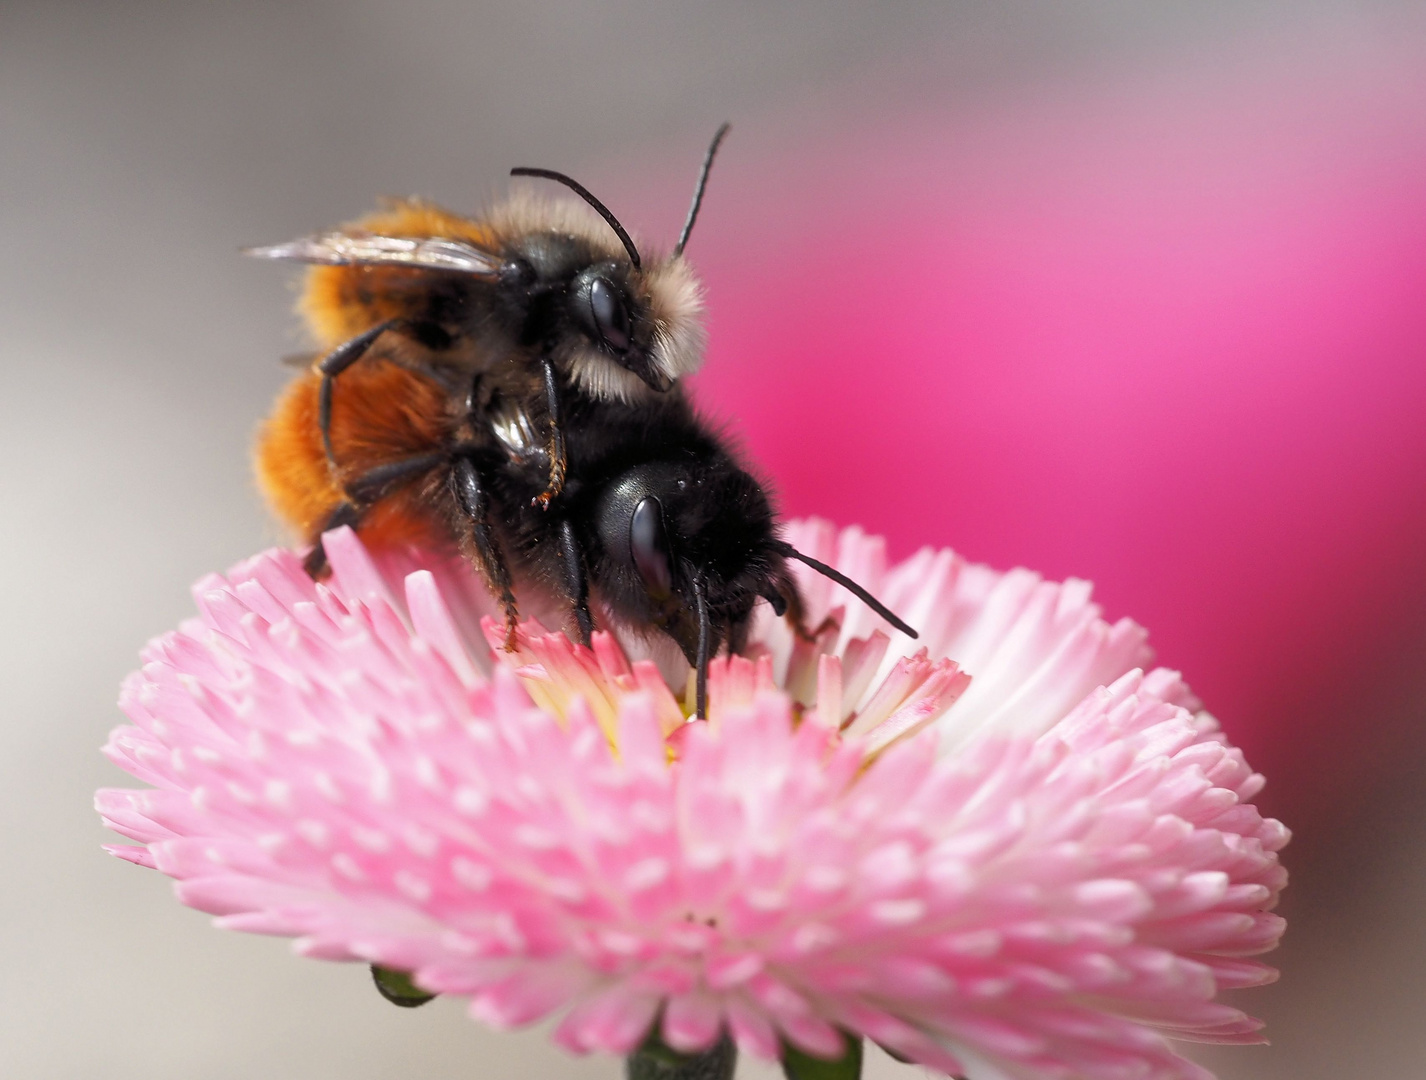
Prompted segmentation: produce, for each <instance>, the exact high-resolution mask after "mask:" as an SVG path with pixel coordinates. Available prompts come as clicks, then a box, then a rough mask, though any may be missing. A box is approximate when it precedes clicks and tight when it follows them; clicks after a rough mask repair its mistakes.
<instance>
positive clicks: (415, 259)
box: [243, 231, 500, 275]
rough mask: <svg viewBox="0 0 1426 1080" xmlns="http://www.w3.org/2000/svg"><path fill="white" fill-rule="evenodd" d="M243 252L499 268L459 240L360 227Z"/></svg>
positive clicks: (336, 261) (487, 270)
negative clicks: (384, 233) (364, 229)
mask: <svg viewBox="0 0 1426 1080" xmlns="http://www.w3.org/2000/svg"><path fill="white" fill-rule="evenodd" d="M243 254H244V255H252V256H254V257H255V258H258V259H288V260H291V261H293V262H304V263H320V264H321V265H323V266H353V265H367V266H410V267H414V268H417V269H423V270H452V271H455V272H456V273H460V274H481V275H489V274H494V273H495V272H496V271H497V270H498V269H499V268H500V260H499V258H498V257H497V256H495V255H493V254H491V253H490V252H488V251H482V250H481V249H480V248H478V247H475V246H474V245H472V244H467V243H464V242H462V241H460V240H446V239H443V238H441V237H436V236H426V237H414V238H413V237H406V236H381V235H379V234H377V233H369V232H359V231H352V232H327V233H318V234H316V235H315V236H304V237H302V239H300V240H293V241H291V242H290V243H287V244H273V245H271V246H270V247H250V248H244V249H243Z"/></svg>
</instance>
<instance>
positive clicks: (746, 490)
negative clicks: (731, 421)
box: [253, 125, 915, 716]
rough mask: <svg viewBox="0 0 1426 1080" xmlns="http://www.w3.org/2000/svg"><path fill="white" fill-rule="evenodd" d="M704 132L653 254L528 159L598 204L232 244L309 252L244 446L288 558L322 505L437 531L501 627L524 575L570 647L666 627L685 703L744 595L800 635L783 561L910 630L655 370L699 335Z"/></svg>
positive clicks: (738, 635)
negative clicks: (695, 170)
mask: <svg viewBox="0 0 1426 1080" xmlns="http://www.w3.org/2000/svg"><path fill="white" fill-rule="evenodd" d="M725 132H726V125H725V126H724V127H723V128H720V129H719V131H718V134H717V135H716V136H715V138H714V140H713V143H712V144H711V145H710V147H709V149H708V152H707V154H706V155H705V158H704V161H703V167H702V169H701V170H700V173H699V178H698V183H697V186H696V188H695V192H694V197H693V201H692V204H691V206H690V209H689V213H688V217H687V219H686V221H685V223H684V227H683V230H682V232H681V234H680V236H679V239H678V242H677V244H676V245H675V246H674V248H673V251H672V253H671V254H670V255H669V256H668V257H667V258H662V259H655V260H649V261H646V260H645V259H644V258H643V257H642V256H641V255H640V253H639V251H638V249H637V248H636V246H635V244H634V242H633V240H632V239H631V238H630V237H629V235H628V233H627V232H626V231H625V230H624V228H623V226H622V225H620V223H619V222H618V220H617V219H616V218H615V217H614V216H613V214H612V213H610V212H609V211H608V209H607V208H605V207H604V206H603V204H602V203H600V202H599V201H598V200H597V199H595V197H594V196H593V195H592V194H590V193H589V192H588V191H586V190H585V189H584V188H583V187H582V186H580V185H579V184H578V183H576V182H575V181H574V180H572V179H570V178H569V177H566V176H564V175H563V174H560V173H555V172H552V171H550V170H543V169H516V170H513V172H514V173H515V174H516V175H529V176H538V177H546V178H549V179H553V180H556V181H558V182H560V183H563V184H564V185H565V186H567V187H569V188H570V189H571V190H573V191H574V192H575V193H576V194H577V195H579V196H580V197H581V198H582V199H583V200H584V202H585V203H586V204H587V205H588V207H591V208H592V209H593V210H594V211H595V213H596V214H597V215H598V216H597V217H594V216H592V215H590V214H589V213H588V212H587V211H586V210H585V208H584V207H580V206H579V205H578V204H573V203H565V204H549V203H535V202H532V201H530V200H528V199H527V198H517V199H515V200H512V201H511V202H508V203H506V204H505V205H503V206H501V207H498V208H497V209H496V210H495V211H493V212H492V213H491V214H490V215H488V216H487V217H486V218H484V219H481V220H479V221H472V220H470V219H466V218H461V217H458V216H456V215H454V214H450V213H448V212H446V211H443V210H440V209H438V208H436V207H433V206H431V205H430V204H427V203H423V202H419V201H406V202H400V203H396V204H394V205H392V206H390V207H388V208H387V209H386V210H385V211H383V212H381V213H378V214H375V215H373V216H371V217H368V218H366V219H363V220H362V221H361V222H359V223H357V224H356V225H355V226H352V227H349V228H346V229H343V230H340V231H337V232H330V233H325V234H320V235H317V236H313V237H308V238H306V239H303V240H298V241H295V242H293V243H291V244H283V245H278V246H275V247H269V248H258V249H254V250H253V254H257V255H260V256H263V257H268V258H279V259H295V260H299V261H304V262H308V263H313V264H316V265H314V267H313V268H312V269H311V270H309V271H308V280H307V288H306V292H305V294H304V296H303V300H302V305H301V306H302V310H303V312H304V314H305V315H306V317H307V322H308V325H309V327H310V328H311V330H312V332H313V334H314V336H315V337H316V338H317V339H318V341H319V342H320V343H322V344H323V345H324V346H329V348H328V351H327V352H326V353H325V355H324V356H322V358H321V359H319V360H318V361H317V362H316V363H315V364H313V365H312V367H311V368H310V369H309V370H308V371H306V372H304V373H303V374H301V375H299V376H298V377H297V379H296V380H294V382H293V383H292V385H291V386H290V387H289V388H288V389H287V390H286V391H285V392H284V394H283V395H282V397H281V398H280V399H279V401H278V404H277V407H276V409H275V411H274V413H273V415H272V417H271V418H270V419H269V420H268V421H267V423H266V424H265V425H264V427H263V429H262V431H261V434H260V437H259V443H258V450H257V469H258V477H259V482H260V484H261V486H262V488H263V490H264V492H265V493H266V495H267V496H268V499H269V501H270V502H271V504H272V505H273V507H274V509H275V510H276V512H277V513H278V515H279V516H280V517H281V518H283V519H284V520H285V521H286V522H287V523H289V524H290V525H292V526H293V527H294V528H296V529H297V530H298V531H299V532H301V533H302V534H303V536H304V537H305V538H306V539H308V540H309V541H310V542H311V543H312V545H313V547H312V551H311V554H310V555H309V557H308V561H307V568H308V570H309V572H310V573H312V574H313V575H314V576H320V575H321V574H322V573H323V572H324V570H325V556H324V554H323V552H322V548H321V533H322V532H323V531H325V530H327V529H330V528H334V527H337V526H340V525H350V526H352V527H354V528H357V529H358V530H359V531H360V532H361V534H362V536H363V537H364V539H365V540H366V541H367V542H368V543H370V544H374V545H377V546H381V545H395V544H416V545H424V546H440V545H446V544H449V543H452V542H454V543H455V544H456V545H458V546H459V547H460V549H461V550H462V551H463V553H464V554H465V555H466V556H467V557H468V558H469V559H470V560H471V561H472V562H473V563H474V564H475V565H476V566H477V567H478V568H479V570H480V572H481V573H482V575H483V576H484V578H485V580H486V582H487V583H488V584H489V585H490V587H491V590H492V592H493V593H494V594H495V595H496V596H497V598H498V599H499V602H500V604H501V606H502V609H503V611H504V615H505V623H506V632H507V645H509V646H511V647H513V640H514V631H515V625H516V622H517V619H518V605H517V598H516V589H517V583H518V586H519V588H520V589H521V590H524V589H526V588H535V589H539V590H540V591H541V592H542V593H543V594H545V595H552V596H554V597H555V598H556V599H557V600H558V601H560V602H561V603H562V605H563V606H564V608H565V610H567V611H568V613H569V619H570V621H571V624H572V625H571V626H570V627H569V629H570V630H571V631H572V632H573V633H574V634H575V635H576V636H577V637H578V638H579V639H580V640H581V641H583V642H584V643H586V644H587V643H588V642H589V641H590V637H591V634H592V633H593V630H594V628H595V625H596V621H600V622H608V623H612V624H617V625H619V626H621V627H624V628H628V629H633V630H634V631H636V632H641V633H644V634H654V635H663V636H665V637H667V638H669V639H671V640H672V641H673V642H675V643H676V644H677V645H678V647H679V648H680V650H681V651H682V652H683V655H684V657H685V658H686V659H687V661H688V663H689V664H690V665H692V666H693V667H694V668H695V669H696V671H697V688H698V689H697V712H698V715H700V716H702V715H704V713H705V709H706V683H707V670H708V661H709V657H710V656H711V655H713V654H714V653H716V652H717V651H718V650H719V649H720V648H722V647H726V648H728V649H729V650H730V651H734V652H736V651H738V650H740V649H741V648H742V647H743V645H744V644H745V642H746V637H747V630H748V627H749V624H750V622H751V618H752V613H753V609H754V606H755V604H756V602H757V601H758V600H759V599H766V600H767V601H768V602H769V603H770V604H771V605H772V606H773V608H774V610H775V611H776V612H777V613H778V614H779V615H784V614H785V615H787V616H788V617H789V618H790V619H791V620H792V624H793V626H794V628H795V629H796V630H798V631H799V632H801V633H804V634H806V633H807V632H808V631H806V630H805V629H804V628H803V626H802V604H801V600H800V597H799V595H798V592H797V586H796V583H795V581H794V579H793V578H792V576H791V574H790V573H789V570H788V565H787V564H788V560H789V559H798V560H801V561H802V562H804V563H806V564H808V565H810V566H812V567H813V568H814V569H815V570H817V571H818V572H820V573H823V574H826V575H827V576H829V577H832V578H833V579H834V580H837V581H838V582H840V583H841V584H843V585H845V586H846V587H847V588H848V589H850V590H851V591H852V592H853V593H854V594H855V595H856V596H858V597H860V598H861V599H862V600H863V601H865V602H866V603H868V604H869V605H871V606H872V608H873V609H874V610H876V611H877V612H878V613H879V614H880V615H882V616H883V617H884V618H886V619H887V620H888V621H889V622H891V623H892V625H893V626H895V627H896V628H897V629H898V630H901V631H903V632H905V633H907V634H910V635H911V636H913V637H914V636H915V631H914V630H912V629H911V628H910V627H909V626H907V625H906V624H905V623H903V622H901V621H900V620H899V619H898V618H897V617H896V616H895V615H894V614H892V613H891V612H890V611H888V610H887V609H886V608H885V607H884V606H883V605H881V604H880V603H879V602H878V601H877V600H876V599H875V598H873V597H871V596H870V595H869V594H868V593H867V592H866V591H865V590H864V589H862V588H861V587H860V586H858V585H856V583H854V582H851V581H850V580H848V579H847V578H845V577H844V576H842V575H841V574H839V573H838V572H837V571H835V570H833V569H832V568H830V567H827V566H825V565H823V564H822V563H819V562H817V561H816V560H814V559H811V558H809V557H806V556H804V555H802V554H801V553H799V552H797V551H795V550H794V549H793V548H792V547H791V546H790V545H788V544H787V543H786V542H785V541H783V540H782V539H781V537H780V535H779V526H778V519H777V516H776V513H775V511H774V509H773V506H772V504H771V501H770V499H769V498H768V496H767V494H766V492H765V490H764V488H763V487H762V486H761V485H760V484H759V483H758V482H757V481H756V480H755V479H754V478H753V477H752V475H751V474H750V473H749V472H748V471H747V470H746V469H745V468H743V466H742V465H741V463H740V462H739V461H738V459H737V456H736V454H734V453H733V452H732V451H731V450H730V449H729V447H728V445H727V443H726V440H725V439H723V438H722V437H721V436H720V435H719V434H717V433H716V432H714V431H713V430H712V429H711V428H709V427H708V426H707V425H706V424H705V423H704V422H703V421H701V420H700V419H699V418H698V416H697V415H696V414H695V412H694V410H693V409H692V407H691V406H690V405H689V403H688V401H687V398H686V396H685V395H684V393H683V390H682V387H681V386H680V385H679V383H680V381H681V380H682V379H683V378H684V377H685V376H687V375H688V374H691V373H692V372H693V371H695V370H696V369H697V367H698V366H699V364H700V363H701V360H702V349H703V335H702V328H701V323H700V321H699V316H700V314H701V297H700V290H699V286H698V284H697V281H696V279H695V278H694V277H693V275H692V272H691V270H690V269H689V268H688V266H687V263H686V261H685V259H684V257H683V251H684V247H685V245H686V243H687V241H688V237H689V234H690V232H691V230H692V227H693V224H694V222H695V221H696V219H697V215H698V210H699V207H700V205H701V202H702V197H703V191H704V187H705V184H706V181H707V176H708V170H709V167H710V166H711V163H712V160H713V156H714V154H715V153H716V151H717V147H718V144H719V142H720V141H721V139H722V137H723V135H724V133H725ZM601 218H602V219H603V220H602V221H601V220H599V219H601ZM596 614H597V615H598V620H596Z"/></svg>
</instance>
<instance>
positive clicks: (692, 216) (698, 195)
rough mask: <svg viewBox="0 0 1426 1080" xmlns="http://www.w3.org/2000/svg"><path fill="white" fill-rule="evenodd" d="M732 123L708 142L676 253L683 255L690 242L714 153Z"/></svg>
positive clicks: (721, 128)
mask: <svg viewBox="0 0 1426 1080" xmlns="http://www.w3.org/2000/svg"><path fill="white" fill-rule="evenodd" d="M732 126H733V125H732V124H723V125H722V126H721V127H719V128H718V130H717V131H715V132H714V133H713V141H712V142H711V143H709V144H708V153H706V154H704V155H703V168H701V169H699V170H698V185H697V186H696V187H695V188H694V189H693V205H692V206H690V207H689V208H688V217H687V218H685V219H684V222H683V231H682V232H681V233H679V234H678V243H676V244H674V245H673V253H674V255H676V256H677V255H682V254H683V248H684V245H685V244H687V243H688V234H689V233H691V232H692V231H693V223H694V222H695V221H697V220H698V208H699V207H700V206H702V205H703V189H704V188H706V187H707V186H708V171H709V170H710V169H712V168H713V155H714V154H716V153H717V152H718V144H719V143H721V142H722V141H723V136H724V135H726V134H728V129H729V128H731V127H732Z"/></svg>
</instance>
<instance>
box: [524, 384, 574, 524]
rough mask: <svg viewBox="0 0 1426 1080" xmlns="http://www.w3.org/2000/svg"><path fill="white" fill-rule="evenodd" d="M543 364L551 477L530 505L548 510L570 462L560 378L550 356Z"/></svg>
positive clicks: (561, 488)
mask: <svg viewBox="0 0 1426 1080" xmlns="http://www.w3.org/2000/svg"><path fill="white" fill-rule="evenodd" d="M541 366H542V367H543V369H544V378H545V409H546V411H547V412H548V413H549V416H550V478H549V482H548V483H547V484H546V485H545V490H544V491H542V492H540V494H538V495H536V496H535V497H534V498H533V499H531V500H530V505H531V506H538V507H539V508H540V509H541V510H548V509H549V508H550V500H551V499H553V498H554V497H555V496H556V495H558V494H559V493H560V492H561V491H563V490H564V477H565V469H566V467H567V465H568V463H569V462H568V456H567V454H566V451H565V445H564V428H563V427H562V426H561V425H560V394H559V380H558V379H557V378H556V376H555V365H554V362H553V361H551V360H550V358H549V357H545V358H544V360H542V361H541Z"/></svg>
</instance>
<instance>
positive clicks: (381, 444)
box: [256, 356, 446, 545]
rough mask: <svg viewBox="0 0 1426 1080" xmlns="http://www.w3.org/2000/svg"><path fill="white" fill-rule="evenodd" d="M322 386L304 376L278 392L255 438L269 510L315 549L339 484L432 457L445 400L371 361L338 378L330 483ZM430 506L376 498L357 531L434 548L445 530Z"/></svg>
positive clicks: (409, 376) (421, 382)
mask: <svg viewBox="0 0 1426 1080" xmlns="http://www.w3.org/2000/svg"><path fill="white" fill-rule="evenodd" d="M321 383H322V378H321V376H320V375H319V374H317V373H316V372H315V371H307V372H303V373H302V374H301V375H299V376H297V378H295V379H294V380H293V381H292V382H291V384H289V385H288V387H287V388H286V389H285V390H284V391H283V392H282V394H281V396H280V397H279V398H278V400H277V405H276V407H275V408H274V409H273V413H272V415H271V417H269V418H268V420H267V422H266V423H265V424H263V426H262V429H261V431H260V432H259V434H258V444H257V453H256V466H257V477H258V485H259V487H260V488H261V489H262V492H263V494H264V495H265V496H266V497H267V500H268V503H269V505H271V507H272V508H273V510H274V512H275V513H276V514H277V516H278V517H280V518H281V519H282V520H283V521H284V522H285V523H286V524H287V525H288V526H289V527H291V528H292V529H293V531H294V532H296V533H297V534H299V535H300V536H301V537H302V539H304V540H307V541H313V540H315V539H316V537H317V534H318V533H319V532H320V530H321V529H322V527H323V526H324V525H325V523H326V522H327V520H328V518H329V517H330V515H331V513H332V511H333V510H335V509H336V507H337V506H338V505H339V504H340V503H341V502H342V500H343V494H342V488H341V486H340V483H339V481H341V480H350V479H353V478H355V477H357V476H360V475H361V474H362V473H364V472H365V471H367V470H368V469H371V468H374V467H375V466H377V465H381V464H385V463H387V462H391V461H399V460H400V459H402V458H405V457H410V456H413V455H415V454H421V453H426V452H429V451H431V450H436V449H439V448H440V447H441V446H442V445H443V441H444V438H445V424H446V420H445V416H446V413H445V409H446V404H445V398H444V395H443V394H442V392H441V391H440V389H439V388H437V387H436V386H434V385H433V384H432V383H430V382H429V381H427V380H426V379H423V378H421V377H420V376H418V375H415V374H413V373H412V372H410V371H407V370H406V369H404V368H401V367H397V366H396V365H395V364H391V363H383V362H381V361H380V359H379V358H378V357H376V356H374V357H372V359H371V360H370V361H368V362H364V363H362V364H358V365H357V366H356V367H354V368H352V369H351V370H350V371H347V372H346V373H344V374H343V375H342V377H341V379H340V380H339V382H338V384H337V387H336V392H335V395H334V397H333V407H332V450H333V455H334V456H335V458H336V460H337V462H338V463H339V470H338V473H337V475H336V476H334V475H333V473H332V470H331V469H330V467H329V465H328V463H327V455H326V451H325V450H324V448H323V446H322V437H321V432H320V429H319V427H318V424H317V401H318V393H319V390H320V387H321ZM432 509H433V508H432V507H431V506H430V505H429V503H428V501H427V500H425V499H422V498H419V497H417V496H416V495H415V494H414V493H409V494H408V493H402V494H398V495H395V496H392V497H389V498H386V499H382V500H380V501H379V502H378V503H377V504H376V505H375V506H373V507H372V508H371V510H370V512H369V513H368V515H367V517H366V518H365V519H364V520H363V522H362V525H361V534H362V537H363V539H365V540H366V541H367V542H368V543H372V544H376V545H395V544H405V543H426V544H429V543H431V542H433V541H437V540H439V539H440V537H441V533H442V529H441V526H440V524H439V520H438V518H437V517H436V516H435V515H434V514H433V513H432Z"/></svg>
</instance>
